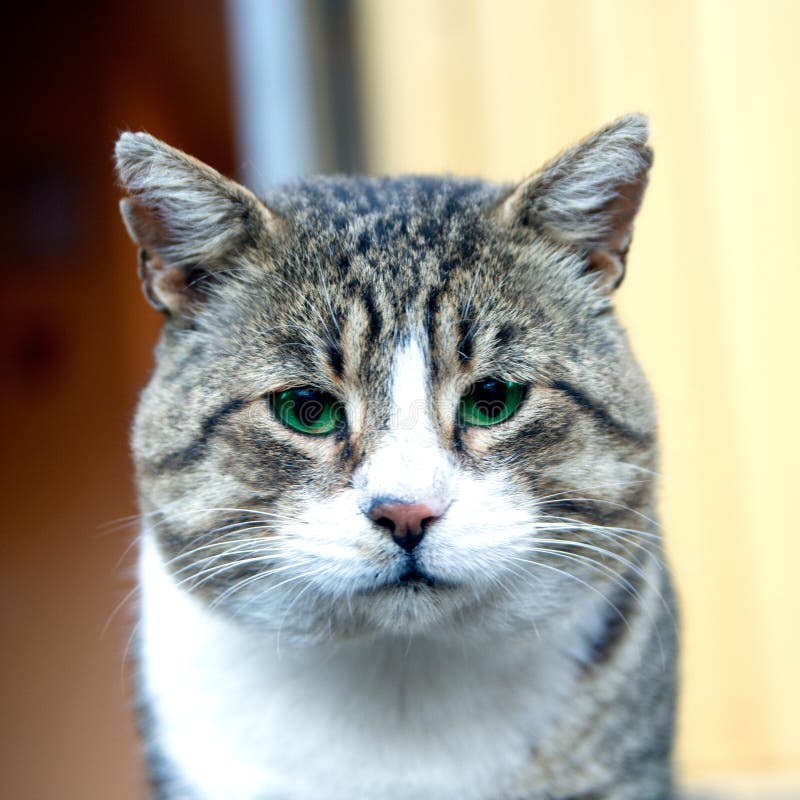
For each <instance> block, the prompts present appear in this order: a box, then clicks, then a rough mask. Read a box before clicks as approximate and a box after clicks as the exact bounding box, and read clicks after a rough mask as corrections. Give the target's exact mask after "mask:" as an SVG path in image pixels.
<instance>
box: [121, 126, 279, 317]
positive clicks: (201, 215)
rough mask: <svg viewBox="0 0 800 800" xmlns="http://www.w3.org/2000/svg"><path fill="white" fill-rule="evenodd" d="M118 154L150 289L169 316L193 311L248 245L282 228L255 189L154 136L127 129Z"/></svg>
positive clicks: (131, 229)
mask: <svg viewBox="0 0 800 800" xmlns="http://www.w3.org/2000/svg"><path fill="white" fill-rule="evenodd" d="M115 157H116V166H117V174H118V176H119V181H120V184H121V185H122V187H123V188H124V189H125V191H126V193H127V195H128V196H127V197H126V198H124V199H123V200H121V201H120V211H121V213H122V219H123V221H124V222H125V227H126V228H127V230H128V233H129V234H130V237H131V239H133V241H134V242H135V243H136V244H137V245H138V247H139V276H140V278H141V280H142V287H143V289H144V293H145V296H146V297H147V299H148V301H149V302H150V303H151V304H152V305H153V306H154V307H155V308H157V309H158V310H159V311H161V312H162V313H164V314H166V315H169V316H187V315H189V314H190V313H191V311H192V310H193V309H194V308H196V307H197V305H198V303H201V302H202V300H203V299H204V298H205V297H206V296H207V294H208V291H209V289H210V287H211V286H212V285H213V283H214V282H215V281H217V280H219V279H221V278H222V277H223V276H224V274H225V272H226V271H227V270H230V269H233V268H236V267H237V265H238V264H239V263H240V261H241V259H240V258H238V256H240V255H241V254H242V252H243V251H244V250H246V249H248V248H251V247H254V246H258V245H259V244H262V243H263V242H264V240H266V239H268V238H269V237H271V236H272V235H274V234H275V233H276V232H277V229H278V228H279V227H280V218H279V216H278V215H277V214H275V213H274V212H273V211H271V210H270V209H268V208H267V207H266V206H265V205H264V204H263V203H261V201H260V200H258V198H257V197H255V195H253V194H252V192H250V191H249V190H248V189H246V188H245V187H243V186H241V185H239V184H238V183H236V182H235V181H232V180H230V179H228V178H226V177H224V176H223V175H221V174H220V173H219V172H217V171H216V170H215V169H212V168H211V167H209V166H207V165H206V164H203V163H202V162H200V161H198V160H197V159H195V158H192V157H191V156H189V155H186V153H183V152H181V151H180V150H177V149H175V148H173V147H170V146H169V145H167V144H165V143H164V142H161V141H159V140H158V139H156V138H154V137H153V136H150V135H149V134H146V133H123V134H122V135H121V136H120V138H119V139H118V141H117V145H116V148H115Z"/></svg>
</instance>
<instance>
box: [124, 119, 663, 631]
mask: <svg viewBox="0 0 800 800" xmlns="http://www.w3.org/2000/svg"><path fill="white" fill-rule="evenodd" d="M632 125H634V123H632V122H630V121H629V122H628V123H627V126H628V127H627V128H626V127H625V126H624V125H620V124H618V125H617V127H616V128H612V129H609V131H610V133H609V132H608V131H607V132H606V134H605V135H606V137H607V138H608V137H611V138H612V139H614V141H613V144H614V146H615V147H616V148H617V154H616V155H617V160H616V161H615V162H614V169H615V172H614V175H613V176H611V177H610V176H609V175H608V174H604V176H603V179H602V181H600V179H599V178H598V180H597V181H596V185H595V186H594V192H595V195H596V198H595V205H596V208H595V209H594V210H592V208H590V207H589V206H590V203H589V202H588V201H587V197H586V196H587V192H588V189H589V187H588V186H583V187H582V192H577V191H576V190H575V187H574V186H573V185H569V186H567V187H566V188H565V187H564V186H563V185H561V183H559V181H562V182H563V177H561V176H560V175H559V174H558V169H561V171H562V172H564V171H565V170H564V167H563V164H564V162H565V161H568V160H569V159H570V158H572V159H573V160H576V159H578V160H580V159H581V158H583V159H584V161H585V160H586V159H587V158H589V156H588V155H587V154H586V153H584V152H583V151H582V150H581V149H580V148H578V149H576V150H574V151H571V152H569V153H567V154H566V155H565V156H563V157H562V159H561V160H560V161H559V162H556V163H555V164H554V165H551V167H549V168H548V169H546V170H545V171H544V172H543V173H542V174H541V175H539V176H537V177H536V178H534V179H532V180H531V181H529V182H527V183H526V184H523V185H522V186H521V187H519V188H517V189H516V190H512V189H510V188H508V187H498V186H494V185H491V184H485V183H478V182H464V181H457V180H453V179H398V180H394V181H392V180H365V179H344V178H342V179H317V180H313V181H309V182H307V183H305V184H302V185H298V186H295V187H290V188H287V189H285V190H282V191H279V192H276V193H275V194H274V195H273V196H271V197H268V198H267V201H266V202H267V207H268V209H269V210H267V207H265V206H261V205H260V204H258V203H257V201H255V200H254V198H252V196H250V195H248V194H246V192H245V190H242V189H240V188H239V187H235V185H233V184H230V183H228V182H226V181H224V179H222V178H220V177H219V176H217V175H215V174H213V173H211V172H210V171H208V170H207V169H204V168H202V167H200V166H199V165H196V164H194V163H192V162H189V161H188V160H185V158H184V157H182V156H180V155H179V154H176V153H174V152H173V151H169V150H168V149H167V148H166V147H165V146H163V145H160V144H153V142H152V140H143V139H141V138H139V139H137V138H136V137H129V139H128V145H129V146H128V150H127V151H126V150H125V149H124V148H123V147H122V143H121V148H122V152H118V155H119V157H120V160H121V167H120V169H121V173H122V176H123V180H124V182H125V183H126V186H127V188H128V189H129V191H130V192H131V195H132V197H133V198H134V201H133V202H132V203H131V204H130V205H128V206H127V207H126V208H125V214H126V219H127V221H128V224H129V227H130V228H131V231H132V233H133V235H134V237H135V238H136V239H137V241H139V243H140V245H141V246H142V247H143V248H144V251H145V254H144V255H143V257H142V271H143V277H144V279H145V282H146V286H147V289H148V294H149V295H150V297H151V299H153V300H154V302H156V303H157V304H158V305H159V306H160V307H161V308H162V309H164V310H165V312H166V313H167V314H168V316H169V319H168V322H167V324H166V325H165V330H164V335H163V337H162V341H161V343H160V345H159V355H158V365H157V369H156V372H155V375H154V376H153V379H152V381H151V383H150V385H149V386H148V388H147V389H146V391H145V393H144V395H143V397H142V402H141V404H140V408H139V411H138V414H137V420H136V426H135V433H134V453H135V458H136V465H137V474H138V482H139V489H140V497H141V503H142V506H143V508H142V510H143V511H144V512H145V513H146V514H147V517H146V519H147V523H146V527H147V529H148V530H150V531H152V533H153V534H154V535H155V536H156V537H157V540H158V542H159V544H160V546H161V552H162V554H163V557H164V560H165V561H167V562H168V564H169V568H170V570H171V571H172V572H173V574H174V575H175V578H176V580H178V581H180V582H181V585H183V586H184V587H185V588H186V590H187V591H190V592H192V593H193V594H195V595H196V596H198V597H200V598H202V600H203V602H206V603H208V604H209V605H211V606H213V607H215V608H218V609H219V610H220V612H221V613H227V614H230V615H233V616H235V617H237V618H239V619H240V620H242V621H243V622H246V623H248V624H255V625H261V626H264V627H267V628H272V629H276V630H277V629H280V630H281V632H282V635H284V636H285V637H286V638H287V639H292V638H295V639H298V640H307V639H309V638H310V639H315V638H327V637H330V636H332V637H334V638H344V637H350V636H358V635H364V634H371V633H376V632H385V633H404V634H407V633H413V632H436V634H437V635H448V634H452V633H456V635H466V634H469V633H470V632H472V633H477V634H480V633H483V632H485V631H487V630H492V631H496V630H498V629H504V630H512V629H514V628H515V627H517V626H520V625H527V626H530V625H531V624H532V623H533V624H547V623H548V621H552V620H557V619H559V618H563V616H564V613H565V611H569V610H570V609H575V608H579V606H580V598H581V597H583V596H586V593H587V592H588V591H602V590H603V587H604V586H605V585H606V584H607V583H608V582H609V579H610V577H613V576H616V575H619V574H625V573H626V572H627V571H629V570H630V568H631V567H632V566H633V567H635V566H636V561H637V548H642V547H643V546H647V544H648V541H649V540H648V539H647V538H646V537H647V535H648V532H647V531H644V530H643V531H642V536H640V537H637V535H636V534H635V533H634V531H636V530H639V529H642V528H643V526H646V523H644V522H643V520H642V518H641V516H640V515H641V514H642V513H644V514H647V513H649V510H650V505H651V500H652V487H651V480H650V473H649V472H648V470H649V469H651V468H652V467H653V466H654V463H653V462H654V458H655V455H654V450H655V446H654V438H653V427H654V422H653V415H652V410H651V405H650V399H649V393H648V391H647V387H646V384H645V382H644V380H643V378H642V376H641V373H640V371H639V370H638V368H637V366H636V364H635V362H634V360H633V358H632V356H631V354H630V352H629V349H628V347H627V344H626V341H625V337H624V334H623V332H622V331H621V329H620V327H619V325H618V323H617V322H616V319H615V317H614V315H613V312H612V310H611V307H610V301H609V291H610V288H609V287H610V286H611V285H612V284H614V283H615V282H616V280H617V278H618V276H619V270H620V268H621V263H622V259H623V258H624V250H625V248H626V247H627V240H628V238H629V228H630V223H631V220H632V218H633V214H634V213H635V210H636V207H638V202H639V198H640V195H641V189H642V188H643V183H644V175H645V172H646V166H647V163H648V159H647V151H646V150H645V149H644V146H643V131H642V130H639V131H634V132H633V133H634V134H638V139H636V138H635V137H633V138H634V139H635V140H634V141H633V142H631V141H628V140H625V141H623V142H620V141H619V140H620V137H621V135H622V134H621V133H620V131H622V133H625V134H626V135H627V136H628V139H631V138H632V136H633V134H632V133H631V130H630V128H631V126H632ZM639 125H640V126H641V123H640V122H639ZM602 136H603V135H602V134H601V135H600V136H599V137H595V139H593V140H589V141H588V142H587V143H585V144H584V145H583V146H582V147H583V148H584V149H586V148H589V149H592V148H594V149H597V148H598V147H599V145H598V144H597V142H598V141H599V142H600V144H602V143H603V139H602ZM623 138H624V137H623ZM122 141H123V142H125V141H126V140H125V139H123V140H122ZM144 144H146V145H147V146H148V147H150V148H151V149H150V150H148V151H147V153H149V155H147V154H146V153H145V154H143V151H142V147H143V145H144ZM135 145H136V146H138V148H139V149H138V150H137V149H136V146H135ZM152 148H155V150H153V149H152ZM601 150H602V148H601ZM154 154H155V155H154ZM620 154H621V155H620ZM603 155H604V151H602V152H599V153H595V154H594V160H595V161H596V163H597V169H598V170H599V171H600V172H602V171H603V169H605V170H606V172H608V170H609V167H608V164H607V163H604V162H603ZM606 155H607V154H606ZM622 156H624V157H625V158H627V159H628V161H630V162H631V163H630V164H629V163H627V162H626V161H625V159H624V158H622ZM634 156H636V157H637V158H638V161H637V160H636V159H635V158H634ZM126 157H127V158H128V162H125V161H124V159H125V158H126ZM154 158H155V159H159V158H160V159H162V160H164V161H165V163H163V164H160V166H158V165H157V167H158V168H157V167H154V166H153V159H154ZM181 158H184V160H183V161H181V160H180V159H181ZM606 160H607V159H606ZM142 162H146V163H147V164H148V165H149V171H148V172H147V176H146V177H147V178H148V179H150V180H151V181H152V179H153V176H154V175H168V174H169V170H170V169H172V170H173V171H175V170H178V171H180V170H181V169H182V170H183V172H182V173H181V180H182V182H180V183H179V184H177V183H174V182H173V184H172V185H169V180H168V179H167V178H166V177H164V178H161V180H160V183H159V185H158V186H157V187H156V188H155V189H153V188H152V187H150V188H148V187H144V185H143V184H141V183H138V184H137V183H136V180H137V179H142V180H144V179H143V178H142V172H141V171H139V172H136V171H135V170H136V165H138V164H141V163H142ZM126 163H128V165H129V170H128V172H127V173H126ZM159 163H160V162H159ZM581 163H583V162H581ZM590 163H591V159H590ZM625 167H627V168H628V171H627V172H625V170H624V168H625ZM159 169H160V172H159ZM192 170H195V171H196V174H195V173H192V172H191V171H192ZM567 172H568V171H567ZM187 173H189V174H188V177H187ZM612 178H613V179H614V180H616V182H617V183H616V185H615V186H612V187H611V189H609V184H610V182H611V181H612ZM571 180H572V183H573V184H574V182H575V180H576V178H574V177H572V178H571ZM635 180H638V181H639V182H640V183H641V187H639V188H638V189H636V191H631V190H630V186H632V185H634V182H635ZM585 181H586V176H585V175H584V182H585ZM204 182H205V183H204ZM198 187H200V188H203V189H204V191H205V192H206V194H205V195H204V197H203V198H202V199H201V200H198V198H197V196H195V197H190V195H191V194H192V193H193V194H194V195H199V194H200V189H199V188H198ZM579 188H580V187H579ZM623 189H624V191H623ZM567 190H569V191H567ZM559 191H560V192H561V194H560V195H559ZM603 191H605V192H606V193H605V195H604V194H603ZM156 195H158V196H156ZM542 198H544V200H543V199H542ZM548 198H549V199H550V200H551V204H550V206H548V205H547V203H546V202H545V200H547V199H548ZM576 198H577V199H576ZM631 198H633V199H631ZM570 199H571V201H572V202H577V203H579V205H580V208H579V209H576V210H575V212H574V213H573V222H574V223H575V224H573V228H571V229H569V230H566V229H565V230H564V231H562V230H561V229H560V228H559V227H558V225H559V224H561V225H562V226H564V225H565V224H566V223H564V221H563V219H562V218H565V217H568V216H569V208H568V207H567V203H568V202H569V201H570ZM556 201H557V202H556ZM622 201H626V202H627V203H628V205H629V206H630V208H626V209H624V213H618V212H619V208H620V207H622V205H624V203H623V202H622ZM182 203H183V205H187V204H188V205H189V206H191V209H190V210H191V211H192V213H194V214H195V217H196V218H200V217H202V214H203V213H205V214H206V216H207V218H208V220H207V222H206V224H205V228H204V229H201V228H198V227H195V226H192V225H191V224H190V223H188V222H185V221H182V222H181V224H180V225H177V224H175V223H173V222H171V220H172V219H175V218H180V214H181V213H184V214H185V213H186V211H185V209H184V210H183V212H182V209H181V208H180V207H179V206H180V205H181V204H182ZM537 204H538V205H537ZM165 209H166V210H165ZM578 212H580V213H581V214H583V216H582V217H581V218H580V221H579V222H580V224H578V222H575V214H577V213H578ZM548 214H550V217H548ZM592 214H594V217H593V218H592V216H591V215H592ZM226 215H227V216H226ZM154 220H155V222H156V223H157V224H156V225H154ZM591 222H594V228H592V227H591V225H590V223H591ZM581 226H582V227H581ZM577 228H581V230H580V233H579V234H578V233H575V232H574V230H573V229H577ZM148 237H150V238H149V239H148ZM209 242H212V244H209ZM180 248H184V249H185V250H186V253H184V254H181V250H180ZM204 248H205V249H204ZM649 535H652V533H651V532H650V534H649Z"/></svg>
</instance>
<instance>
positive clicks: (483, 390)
mask: <svg viewBox="0 0 800 800" xmlns="http://www.w3.org/2000/svg"><path fill="white" fill-rule="evenodd" d="M507 396H508V386H506V385H505V384H504V383H501V382H500V381H496V380H488V381H483V382H481V383H479V384H477V385H476V386H475V389H474V392H473V398H474V400H475V405H476V407H477V408H478V409H479V410H480V411H481V412H482V413H483V414H485V415H486V416H487V417H490V418H491V417H494V416H497V415H499V414H502V413H503V411H504V410H505V406H506V399H507Z"/></svg>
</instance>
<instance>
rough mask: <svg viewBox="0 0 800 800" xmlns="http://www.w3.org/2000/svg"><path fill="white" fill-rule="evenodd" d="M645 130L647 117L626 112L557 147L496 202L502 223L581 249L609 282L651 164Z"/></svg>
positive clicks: (613, 282)
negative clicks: (561, 148)
mask: <svg viewBox="0 0 800 800" xmlns="http://www.w3.org/2000/svg"><path fill="white" fill-rule="evenodd" d="M647 137H648V125H647V118H646V117H644V116H642V115H641V114H631V115H628V116H625V117H621V118H620V119H618V120H616V121H615V122H612V123H611V124H610V125H608V126H607V127H605V128H603V129H602V130H600V131H598V132H597V133H594V134H592V135H591V136H589V137H588V138H586V139H584V140H583V141H582V142H580V143H578V144H577V145H575V146H574V147H571V148H569V149H568V150H565V151H564V152H563V153H561V154H560V155H559V156H557V157H556V158H554V159H553V160H552V161H550V162H549V163H548V164H546V165H545V166H544V167H543V168H542V169H541V170H540V171H539V172H537V173H536V174H534V175H533V176H531V177H530V178H528V179H527V180H525V181H523V182H522V183H521V184H519V185H518V186H517V187H516V188H515V189H514V190H513V191H512V192H511V194H510V195H509V196H508V197H507V198H506V199H505V200H504V201H503V203H502V206H501V208H500V209H499V211H500V218H501V220H502V222H503V224H505V225H507V226H509V227H516V228H523V229H524V228H528V229H530V230H531V232H532V233H534V234H536V235H542V236H546V237H549V238H551V239H553V240H555V241H557V242H560V243H562V244H567V245H573V246H575V247H577V248H579V249H581V250H584V251H586V272H587V273H591V274H594V275H595V276H596V279H597V282H598V285H599V286H600V287H601V288H602V289H603V290H604V291H607V292H610V291H612V290H613V289H616V287H617V286H619V284H620V283H621V282H622V279H623V277H624V275H625V258H626V256H627V253H628V248H629V246H630V242H631V237H632V235H633V220H634V217H635V216H636V213H637V212H638V210H639V206H640V205H641V202H642V197H643V195H644V190H645V188H646V186H647V174H648V170H649V169H650V166H651V165H652V163H653V151H652V150H651V149H650V148H649V147H648V146H647Z"/></svg>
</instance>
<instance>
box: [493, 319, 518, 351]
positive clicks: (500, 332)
mask: <svg viewBox="0 0 800 800" xmlns="http://www.w3.org/2000/svg"><path fill="white" fill-rule="evenodd" d="M515 333H516V331H515V330H514V328H513V326H511V325H501V326H500V327H499V328H498V329H497V332H496V333H495V335H494V346H495V348H496V349H497V350H502V349H503V348H505V347H507V346H508V343H509V342H510V341H511V340H512V339H513V338H514V334H515Z"/></svg>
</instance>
